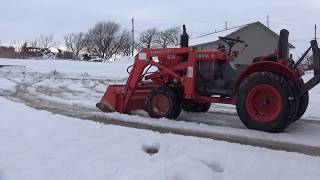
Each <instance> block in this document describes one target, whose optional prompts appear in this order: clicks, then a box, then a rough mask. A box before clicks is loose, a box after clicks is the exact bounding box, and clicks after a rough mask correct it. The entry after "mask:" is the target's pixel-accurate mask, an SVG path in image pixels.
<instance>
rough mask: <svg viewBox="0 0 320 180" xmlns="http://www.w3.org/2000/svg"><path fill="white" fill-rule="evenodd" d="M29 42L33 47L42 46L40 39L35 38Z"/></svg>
mask: <svg viewBox="0 0 320 180" xmlns="http://www.w3.org/2000/svg"><path fill="white" fill-rule="evenodd" d="M29 44H30V46H31V47H39V46H40V44H39V40H38V39H35V40H33V41H31V42H29Z"/></svg>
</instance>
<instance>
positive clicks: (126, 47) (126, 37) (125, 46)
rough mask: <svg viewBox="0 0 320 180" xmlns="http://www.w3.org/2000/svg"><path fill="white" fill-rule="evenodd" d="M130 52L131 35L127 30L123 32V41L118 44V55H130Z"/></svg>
mask: <svg viewBox="0 0 320 180" xmlns="http://www.w3.org/2000/svg"><path fill="white" fill-rule="evenodd" d="M133 48H134V49H135V48H136V43H135V42H134V47H133ZM131 52H132V37H131V33H130V32H129V31H124V32H123V41H122V44H121V45H120V49H119V55H122V56H130V55H131Z"/></svg>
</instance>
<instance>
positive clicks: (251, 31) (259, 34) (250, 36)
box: [189, 22, 294, 69]
mask: <svg viewBox="0 0 320 180" xmlns="http://www.w3.org/2000/svg"><path fill="white" fill-rule="evenodd" d="M219 36H222V37H229V38H237V37H240V39H241V40H244V41H245V42H246V43H247V44H248V46H247V48H246V49H245V50H244V51H243V53H242V54H240V55H239V56H238V58H237V59H235V60H234V64H235V65H236V66H237V67H238V68H240V69H242V68H245V67H247V66H248V65H250V64H251V63H252V60H253V59H254V58H255V57H258V56H263V55H268V54H270V53H272V52H274V50H275V49H276V48H277V45H278V39H279V35H278V34H277V33H275V32H274V31H272V30H271V29H269V28H268V27H266V26H265V25H263V24H262V23H261V22H254V23H250V24H246V25H243V26H238V27H235V28H230V29H227V30H223V31H218V32H214V33H211V34H209V35H205V36H201V37H198V38H194V39H192V40H190V43H189V45H190V46H192V47H195V48H196V49H198V50H214V49H217V48H218V46H219V44H225V43H224V42H223V41H221V40H219ZM225 47H226V48H227V47H228V46H227V45H225ZM289 48H291V49H293V48H294V46H293V45H291V44H289ZM233 49H234V50H238V51H240V52H241V51H242V50H243V44H237V45H235V46H234V48H233Z"/></svg>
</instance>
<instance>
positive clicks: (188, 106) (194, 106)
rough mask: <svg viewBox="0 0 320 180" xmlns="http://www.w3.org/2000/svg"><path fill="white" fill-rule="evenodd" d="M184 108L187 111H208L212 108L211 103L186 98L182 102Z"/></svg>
mask: <svg viewBox="0 0 320 180" xmlns="http://www.w3.org/2000/svg"><path fill="white" fill-rule="evenodd" d="M181 106H182V109H183V110H184V111H186V112H202V113H205V112H208V110H209V109H210V106H211V104H210V103H196V102H194V101H190V100H184V101H183V102H182V105H181Z"/></svg>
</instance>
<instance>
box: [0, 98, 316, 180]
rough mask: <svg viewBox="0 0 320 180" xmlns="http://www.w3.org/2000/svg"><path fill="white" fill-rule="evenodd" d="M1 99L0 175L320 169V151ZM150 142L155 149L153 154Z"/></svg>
mask: <svg viewBox="0 0 320 180" xmlns="http://www.w3.org/2000/svg"><path fill="white" fill-rule="evenodd" d="M0 107H1V109H0V114H1V117H2V118H1V119H0V147H1V148H0V179H1V180H15V179H33V180H38V179H39V180H43V179H54V180H55V179H59V180H64V179H66V180H73V179H74V180H78V179H95V180H99V179H112V180H143V179H145V180H150V179H153V180H163V179H165V180H171V179H172V180H176V179H183V180H194V179H197V180H208V179H245V180H250V179H253V180H256V179H261V180H262V179H266V180H269V179H310V180H312V179H315V180H316V179H318V178H319V176H320V171H319V169H320V158H319V157H311V156H306V155H302V154H296V153H286V152H281V151H273V150H267V149H262V148H256V147H250V146H244V145H239V144H230V143H225V142H220V141H212V140H207V139H201V138H194V137H184V136H177V135H172V134H160V133H156V132H152V131H147V130H138V129H130V128H124V127H118V126H113V125H103V124H99V123H95V122H91V121H83V120H78V119H74V118H68V117H64V116H61V115H53V114H50V113H48V112H45V111H36V110H34V109H31V108H29V107H26V106H25V105H22V104H17V103H13V102H10V101H8V100H6V99H3V98H0ZM22 114H23V116H22ZM148 149H149V150H150V149H151V150H152V149H153V150H155V151H154V152H156V153H155V154H153V155H151V153H147V152H149V151H148ZM157 151H158V152H157Z"/></svg>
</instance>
